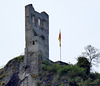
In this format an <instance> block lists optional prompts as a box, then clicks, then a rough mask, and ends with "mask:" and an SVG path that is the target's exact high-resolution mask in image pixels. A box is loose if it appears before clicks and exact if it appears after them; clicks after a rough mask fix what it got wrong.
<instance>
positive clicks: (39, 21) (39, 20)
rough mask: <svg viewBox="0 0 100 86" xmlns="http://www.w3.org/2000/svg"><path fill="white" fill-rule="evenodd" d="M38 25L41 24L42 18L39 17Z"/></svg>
mask: <svg viewBox="0 0 100 86" xmlns="http://www.w3.org/2000/svg"><path fill="white" fill-rule="evenodd" d="M38 25H39V26H40V25H41V19H40V18H39V19H38Z"/></svg>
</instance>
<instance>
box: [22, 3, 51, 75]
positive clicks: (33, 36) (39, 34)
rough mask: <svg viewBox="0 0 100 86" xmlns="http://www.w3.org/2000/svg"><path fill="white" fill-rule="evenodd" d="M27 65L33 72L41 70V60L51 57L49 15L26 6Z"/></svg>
mask: <svg viewBox="0 0 100 86" xmlns="http://www.w3.org/2000/svg"><path fill="white" fill-rule="evenodd" d="M25 40H26V45H25V46H26V47H25V60H24V62H25V66H26V69H28V72H30V73H31V74H38V72H39V71H40V70H41V60H42V59H44V58H49V16H48V14H47V13H46V12H41V13H38V12H37V11H35V9H34V8H33V6H32V4H29V5H27V6H25Z"/></svg>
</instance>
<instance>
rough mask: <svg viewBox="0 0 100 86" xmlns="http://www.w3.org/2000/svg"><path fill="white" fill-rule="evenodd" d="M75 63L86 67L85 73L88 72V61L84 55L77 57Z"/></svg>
mask: <svg viewBox="0 0 100 86" xmlns="http://www.w3.org/2000/svg"><path fill="white" fill-rule="evenodd" d="M77 65H78V66H79V67H82V68H85V69H86V74H89V73H90V62H89V61H88V59H87V58H85V57H78V62H77Z"/></svg>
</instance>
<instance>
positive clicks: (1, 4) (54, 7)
mask: <svg viewBox="0 0 100 86" xmlns="http://www.w3.org/2000/svg"><path fill="white" fill-rule="evenodd" d="M27 4H33V7H34V9H35V10H36V11H38V12H42V11H45V12H47V13H48V15H49V54H50V55H49V58H50V59H51V60H53V61H58V60H59V59H60V49H59V41H58V35H59V29H61V34H62V61H64V62H67V63H69V62H70V63H72V64H75V63H76V62H77V60H76V58H77V57H78V56H79V55H81V53H82V52H84V47H85V46H87V45H90V44H91V45H92V46H94V47H96V48H98V49H100V0H2V1H0V66H1V65H5V64H6V63H7V62H8V61H9V60H10V59H12V58H14V57H16V56H19V55H21V54H23V53H24V48H25V5H27ZM99 65H100V64H99ZM99 69H100V67H98V68H94V70H96V71H98V72H100V70H99Z"/></svg>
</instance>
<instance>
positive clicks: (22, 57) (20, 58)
mask: <svg viewBox="0 0 100 86" xmlns="http://www.w3.org/2000/svg"><path fill="white" fill-rule="evenodd" d="M16 59H17V62H19V63H20V62H21V61H22V60H23V59H24V56H23V55H20V56H18V57H16Z"/></svg>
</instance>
